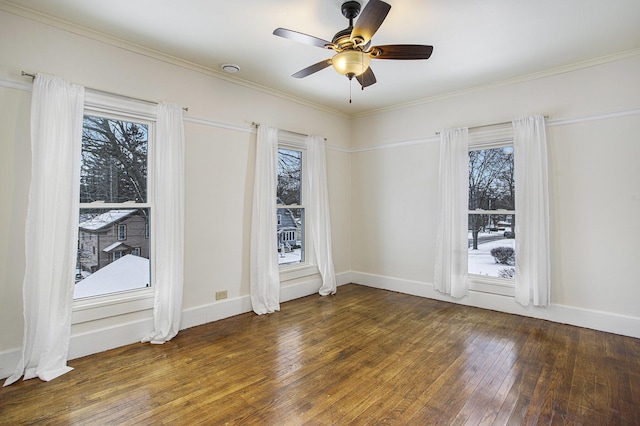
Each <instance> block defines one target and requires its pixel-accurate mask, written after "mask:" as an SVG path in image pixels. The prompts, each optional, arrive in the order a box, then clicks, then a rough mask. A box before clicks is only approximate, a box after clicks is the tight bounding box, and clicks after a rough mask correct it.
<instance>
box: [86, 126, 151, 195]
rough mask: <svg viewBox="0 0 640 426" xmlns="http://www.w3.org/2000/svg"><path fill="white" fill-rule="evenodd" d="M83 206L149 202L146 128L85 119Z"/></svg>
mask: <svg viewBox="0 0 640 426" xmlns="http://www.w3.org/2000/svg"><path fill="white" fill-rule="evenodd" d="M83 124H84V125H83V132H82V169H81V175H80V176H81V177H80V202H82V203H90V202H93V201H99V200H101V201H105V202H107V203H118V202H124V201H137V202H145V201H147V151H148V150H147V141H148V128H147V126H146V125H143V124H138V123H131V122H127V121H122V120H115V119H108V118H104V117H95V116H88V115H87V116H85V117H84V123H83Z"/></svg>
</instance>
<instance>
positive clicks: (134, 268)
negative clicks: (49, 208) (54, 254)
mask: <svg viewBox="0 0 640 426" xmlns="http://www.w3.org/2000/svg"><path fill="white" fill-rule="evenodd" d="M149 213H150V209H148V208H144V209H80V216H79V225H78V253H77V261H76V283H75V290H74V299H80V298H83V297H92V296H100V295H104V294H109V293H116V292H120V291H127V290H135V289H140V288H144V287H149V285H150V282H151V280H150V263H149V238H148V237H147V234H146V229H147V226H148V224H149ZM123 225H124V228H125V229H126V236H125V238H124V239H121V238H120V237H121V236H122V233H121V230H122V229H123Z"/></svg>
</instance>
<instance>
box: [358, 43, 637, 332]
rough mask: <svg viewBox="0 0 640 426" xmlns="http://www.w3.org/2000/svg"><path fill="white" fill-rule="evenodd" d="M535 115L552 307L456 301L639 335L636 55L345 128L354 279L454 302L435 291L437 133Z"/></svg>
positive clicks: (474, 298)
mask: <svg viewBox="0 0 640 426" xmlns="http://www.w3.org/2000/svg"><path fill="white" fill-rule="evenodd" d="M534 113H541V114H550V115H551V120H549V127H548V143H549V161H550V174H551V176H550V186H551V188H550V191H551V200H550V204H551V226H552V228H551V230H552V236H551V248H552V293H551V298H552V299H551V300H552V304H553V306H552V307H551V308H550V309H541V308H535V309H531V308H530V309H524V308H520V307H519V305H516V304H515V302H514V301H513V299H512V298H507V297H502V296H500V297H498V296H496V297H491V296H488V295H486V294H480V293H472V294H471V295H470V296H469V297H467V298H464V299H461V300H457V301H456V302H459V303H465V304H471V305H476V306H483V307H489V308H492V309H499V310H503V311H507V312H513V313H520V314H525V315H531V316H537V317H541V318H549V319H553V320H556V321H560V322H569V323H574V324H579V325H584V326H588V327H592V328H598V329H604V330H608V331H613V332H617V333H621V334H628V335H633V336H636V337H640V303H638V300H640V274H639V272H638V261H639V260H640V244H639V242H640V217H639V215H638V212H639V211H640V167H638V159H639V158H640V136H639V135H640V57H638V56H635V57H630V58H626V59H622V60H618V61H615V62H611V63H605V64H600V65H597V66H592V67H588V68H584V69H579V70H573V71H571V72H566V73H563V74H559V75H550V76H546V77H541V78H538V79H535V80H532V81H528V82H519V83H514V84H504V85H501V86H496V87H487V88H484V89H481V90H476V91H470V92H468V93H465V94H459V95H456V96H451V97H449V98H445V99H440V100H434V101H432V102H424V103H422V104H419V105H413V106H410V107H406V108H402V109H395V110H390V111H386V112H379V113H376V114H371V115H366V116H362V117H359V118H356V119H354V120H353V130H352V131H353V139H352V146H353V148H354V150H355V152H354V153H353V154H352V179H353V189H352V192H353V204H352V233H353V235H352V238H353V245H352V248H353V251H352V266H353V273H352V278H353V280H354V281H357V282H360V283H363V284H368V285H373V286H377V287H382V288H390V289H394V290H398V291H405V292H408V293H413V294H420V295H424V296H429V297H436V298H441V299H444V300H451V299H449V298H447V297H443V296H442V295H441V294H439V293H437V292H435V291H433V285H432V282H433V269H434V263H435V243H434V241H435V233H436V231H435V229H434V228H435V223H436V211H437V209H436V204H435V203H436V198H437V176H438V158H439V140H438V138H437V137H435V132H436V131H438V130H441V129H444V128H447V127H461V126H474V125H481V124H489V123H496V122H503V121H510V120H512V119H515V118H519V117H523V116H526V115H530V114H534ZM611 113H620V114H612V115H610V114H611ZM618 115H619V116H618ZM574 119H575V120H574Z"/></svg>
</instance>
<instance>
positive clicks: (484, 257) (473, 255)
mask: <svg viewBox="0 0 640 426" xmlns="http://www.w3.org/2000/svg"><path fill="white" fill-rule="evenodd" d="M481 235H483V234H481ZM493 235H495V234H493ZM515 242H516V240H515V239H513V238H504V239H501V240H495V241H489V242H486V243H482V242H481V241H479V242H478V250H474V249H473V248H469V273H470V274H478V275H487V276H490V277H499V276H500V275H498V271H500V270H501V269H505V268H514V266H509V265H501V264H499V263H496V260H495V259H494V258H493V256H491V249H492V248H494V247H511V248H512V249H514V250H515V249H516V247H515Z"/></svg>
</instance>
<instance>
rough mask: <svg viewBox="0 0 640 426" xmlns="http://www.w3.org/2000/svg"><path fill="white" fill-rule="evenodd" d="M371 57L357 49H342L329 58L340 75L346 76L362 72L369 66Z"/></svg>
mask: <svg viewBox="0 0 640 426" xmlns="http://www.w3.org/2000/svg"><path fill="white" fill-rule="evenodd" d="M370 62H371V58H369V55H367V54H366V53H364V52H361V51H359V50H344V51H342V52H340V53H338V54H337V55H335V56H334V57H333V58H332V59H331V65H333V68H335V70H336V71H338V72H339V73H340V74H342V75H346V76H347V77H349V76H351V77H354V76H357V75H360V74H362V73H363V72H365V71H366V70H367V68H369V63H370Z"/></svg>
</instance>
